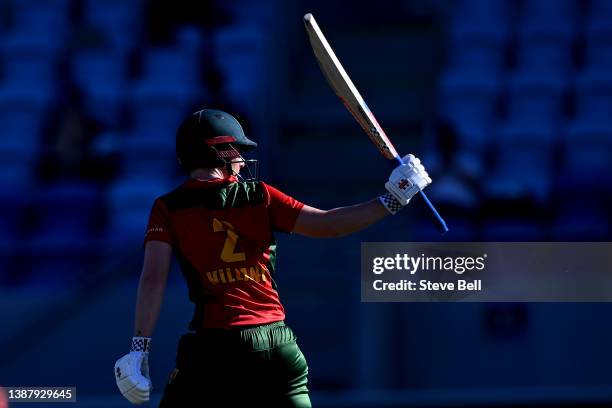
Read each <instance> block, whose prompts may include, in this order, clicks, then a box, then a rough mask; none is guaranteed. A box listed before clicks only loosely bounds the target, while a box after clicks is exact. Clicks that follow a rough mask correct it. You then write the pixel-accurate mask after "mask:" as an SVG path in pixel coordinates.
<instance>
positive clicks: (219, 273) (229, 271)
mask: <svg viewBox="0 0 612 408" xmlns="http://www.w3.org/2000/svg"><path fill="white" fill-rule="evenodd" d="M267 272H268V270H267V269H266V268H265V267H263V266H262V265H253V266H247V267H242V268H220V269H216V270H214V271H210V272H206V279H208V282H210V283H212V284H213V285H218V284H223V283H225V284H227V283H234V282H240V281H253V282H266V281H267V280H268V278H267V276H266V273H267Z"/></svg>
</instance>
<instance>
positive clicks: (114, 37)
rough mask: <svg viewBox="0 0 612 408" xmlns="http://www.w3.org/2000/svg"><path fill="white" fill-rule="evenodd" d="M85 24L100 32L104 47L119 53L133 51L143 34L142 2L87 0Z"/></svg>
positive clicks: (136, 0)
mask: <svg viewBox="0 0 612 408" xmlns="http://www.w3.org/2000/svg"><path fill="white" fill-rule="evenodd" d="M84 3H85V5H84V13H83V14H84V15H83V22H84V24H85V25H86V26H88V27H91V28H93V29H96V30H98V32H99V33H100V34H101V35H102V37H103V38H104V45H105V46H106V47H107V48H110V49H113V50H115V51H117V52H122V53H128V52H131V51H133V50H134V49H135V48H136V46H137V45H138V43H139V40H140V37H141V33H142V25H143V24H142V22H143V19H142V6H143V2H142V1H141V0H134V1H121V0H107V1H104V0H86V1H85V2H84Z"/></svg>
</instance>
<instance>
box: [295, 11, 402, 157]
mask: <svg viewBox="0 0 612 408" xmlns="http://www.w3.org/2000/svg"><path fill="white" fill-rule="evenodd" d="M304 24H305V26H306V32H307V33H308V38H309V40H310V45H311V46H312V49H313V51H314V53H315V56H316V57H317V62H318V63H319V66H320V67H321V71H322V72H323V75H325V78H327V82H329V84H330V85H331V87H332V89H333V90H334V92H335V93H336V95H338V97H339V98H340V100H341V101H342V103H344V106H345V107H346V109H347V110H348V111H349V112H350V113H351V114H352V115H353V117H354V118H355V120H357V123H359V125H360V126H361V127H362V128H363V130H364V131H365V132H366V134H367V135H368V137H369V138H370V140H371V141H372V142H373V143H374V145H376V147H377V148H378V150H379V151H380V152H381V153H382V154H383V156H385V157H386V158H387V159H389V160H393V159H395V158H396V157H397V156H398V154H397V151H396V150H395V147H394V146H393V143H391V141H390V140H389V138H388V137H387V134H386V133H385V131H384V130H383V129H382V127H381V126H380V124H379V123H378V121H377V120H376V118H375V117H374V115H373V114H372V111H370V108H368V105H367V104H366V103H365V101H364V99H363V97H362V96H361V94H360V93H359V91H358V90H357V88H356V87H355V85H354V84H353V81H351V78H350V77H349V76H348V74H347V73H346V71H345V70H344V68H343V67H342V64H341V63H340V61H339V60H338V57H336V54H335V53H334V50H333V49H332V48H331V46H330V45H329V43H328V42H327V39H326V38H325V36H324V35H323V32H322V31H321V29H320V28H319V25H318V24H317V22H316V20H315V18H314V16H313V15H312V14H310V13H309V14H306V15H305V16H304Z"/></svg>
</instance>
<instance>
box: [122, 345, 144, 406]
mask: <svg viewBox="0 0 612 408" xmlns="http://www.w3.org/2000/svg"><path fill="white" fill-rule="evenodd" d="M150 347H151V339H150V338H149V337H133V338H132V347H131V348H130V352H129V353H128V354H126V355H125V356H123V357H121V358H120V359H119V360H117V362H116V363H115V381H116V382H117V387H119V391H121V394H122V395H123V396H124V397H125V398H126V399H127V400H128V401H130V402H131V403H132V404H143V403H145V402H147V401H149V395H150V393H151V390H152V389H153V384H152V383H151V378H150V377H149V349H150Z"/></svg>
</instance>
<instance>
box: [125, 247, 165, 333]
mask: <svg viewBox="0 0 612 408" xmlns="http://www.w3.org/2000/svg"><path fill="white" fill-rule="evenodd" d="M171 260H172V247H171V246H170V244H168V243H166V242H162V241H149V242H147V244H146V245H145V254H144V262H143V267H142V273H141V274H140V281H139V283H138V293H137V295H136V314H135V319H134V336H140V337H151V335H152V334H153V328H154V327H155V323H156V322H157V317H158V316H159V310H160V308H161V304H162V300H163V297H164V291H165V289H166V281H167V279H168V272H169V271H170V262H171Z"/></svg>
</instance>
